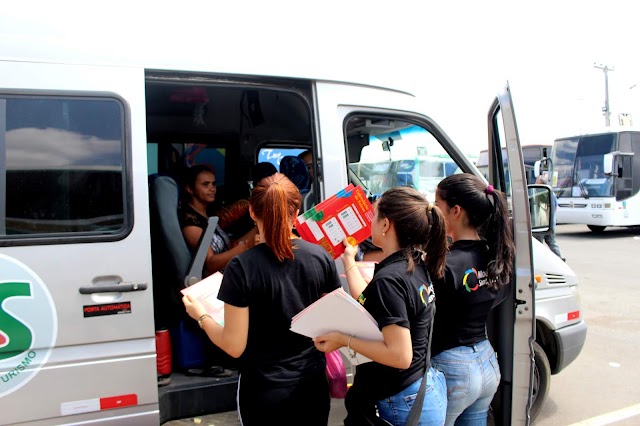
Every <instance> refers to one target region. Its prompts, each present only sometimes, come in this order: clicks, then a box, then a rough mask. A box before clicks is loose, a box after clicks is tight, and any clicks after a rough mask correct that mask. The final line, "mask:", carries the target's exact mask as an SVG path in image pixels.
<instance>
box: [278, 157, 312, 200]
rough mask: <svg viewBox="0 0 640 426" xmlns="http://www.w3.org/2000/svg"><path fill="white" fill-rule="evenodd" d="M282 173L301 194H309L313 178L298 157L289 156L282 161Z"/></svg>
mask: <svg viewBox="0 0 640 426" xmlns="http://www.w3.org/2000/svg"><path fill="white" fill-rule="evenodd" d="M280 173H282V174H283V175H285V176H286V177H288V178H289V180H290V181H291V182H293V184H294V185H295V186H297V187H298V189H299V190H300V192H303V191H304V192H307V191H308V190H309V187H310V186H311V177H310V176H309V171H308V170H307V165H306V164H305V163H304V161H303V160H302V159H301V158H299V157H296V156H293V155H287V156H285V157H282V160H280Z"/></svg>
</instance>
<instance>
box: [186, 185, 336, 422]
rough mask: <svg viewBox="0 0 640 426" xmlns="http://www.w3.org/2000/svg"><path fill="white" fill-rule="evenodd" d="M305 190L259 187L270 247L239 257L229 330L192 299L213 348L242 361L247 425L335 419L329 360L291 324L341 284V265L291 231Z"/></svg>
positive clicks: (232, 270) (257, 199) (230, 281)
mask: <svg viewBox="0 0 640 426" xmlns="http://www.w3.org/2000/svg"><path fill="white" fill-rule="evenodd" d="M300 202H301V196H300V192H299V191H298V188H297V187H296V186H295V185H294V184H293V183H292V182H291V181H290V180H289V179H287V178H286V177H285V176H284V175H282V174H280V173H276V174H275V175H273V176H270V177H268V178H265V179H263V180H261V181H260V183H259V184H258V185H257V186H256V187H255V188H254V190H253V193H252V195H251V200H250V212H251V217H252V218H253V219H254V220H255V221H256V222H257V225H258V228H259V232H260V236H261V238H262V240H263V242H264V243H262V244H257V245H256V246H255V247H253V248H252V249H250V250H247V251H246V252H244V253H242V254H240V255H238V256H236V257H234V258H233V259H231V261H230V262H229V264H228V265H227V267H226V268H225V271H224V277H223V279H222V286H221V288H220V292H219V294H218V299H220V300H222V301H223V302H224V303H225V304H224V326H221V325H219V324H218V323H216V322H215V321H214V320H213V319H212V318H211V317H210V316H209V315H207V314H206V311H205V309H204V307H203V306H202V305H201V304H200V303H199V302H198V301H197V300H193V299H191V298H189V297H185V298H184V299H183V302H184V304H185V306H186V308H187V312H188V313H189V315H190V316H191V317H192V318H193V319H197V320H198V323H199V324H200V326H201V327H202V328H203V329H204V330H205V331H206V333H207V335H208V336H209V338H210V339H211V341H212V342H213V343H215V344H216V345H217V346H219V347H220V348H222V349H223V350H224V351H225V352H227V353H228V354H229V355H231V356H233V357H235V358H240V364H239V371H240V379H239V382H238V411H239V413H240V418H241V422H242V424H243V425H245V426H247V425H249V426H250V425H257V424H260V425H263V424H278V425H302V424H304V425H323V426H326V424H327V421H328V418H329V406H330V398H329V386H328V382H327V377H326V373H325V369H326V361H325V357H324V354H323V353H321V352H319V351H318V350H316V348H315V347H314V345H313V342H312V341H311V339H309V338H307V337H304V336H302V335H300V334H296V333H293V332H292V331H290V330H289V328H290V327H291V318H292V317H293V316H295V315H296V314H297V313H298V312H300V311H302V310H303V309H305V308H306V307H307V306H309V305H311V304H312V303H313V302H315V301H317V300H318V299H320V297H322V295H323V294H325V293H329V292H331V291H333V290H335V289H336V288H338V287H339V286H340V278H339V276H338V272H337V270H336V266H335V262H334V261H333V259H332V258H331V257H330V256H329V254H328V253H327V252H326V251H325V250H324V249H323V248H322V247H321V246H319V245H316V244H311V243H308V242H306V241H303V240H300V239H296V238H295V237H294V236H293V235H292V233H291V230H292V228H293V222H294V220H295V218H296V216H297V214H298V209H299V208H300Z"/></svg>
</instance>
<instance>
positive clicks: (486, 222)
mask: <svg viewBox="0 0 640 426" xmlns="http://www.w3.org/2000/svg"><path fill="white" fill-rule="evenodd" d="M437 194H438V197H439V198H441V199H442V200H444V201H445V202H446V203H447V206H449V208H452V207H455V206H460V208H462V209H464V211H465V212H466V213H467V218H468V219H469V226H472V227H474V228H476V230H477V231H478V235H480V236H481V237H483V238H484V239H485V240H487V245H488V246H489V256H490V258H491V259H493V260H491V262H489V265H488V266H487V274H488V276H489V285H490V286H491V288H494V289H496V288H498V287H500V286H501V285H505V284H507V283H508V282H509V281H510V280H511V273H512V272H513V261H514V258H515V245H514V244H513V231H512V229H511V219H510V218H509V208H508V206H507V198H506V197H505V195H504V193H503V192H501V191H498V190H495V189H493V187H492V186H491V185H489V186H487V184H486V183H484V182H483V181H482V180H481V179H480V178H478V177H477V176H475V175H472V174H468V173H461V174H457V175H451V176H448V177H446V178H444V179H442V181H440V183H439V184H438V189H437Z"/></svg>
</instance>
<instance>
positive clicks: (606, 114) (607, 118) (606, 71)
mask: <svg viewBox="0 0 640 426" xmlns="http://www.w3.org/2000/svg"><path fill="white" fill-rule="evenodd" d="M593 67H594V68H598V69H601V70H602V71H604V107H602V114H603V115H604V124H605V126H607V127H609V125H610V124H611V120H610V118H611V110H610V109H609V71H615V69H614V68H613V67H611V68H609V67H608V66H606V65H602V64H596V63H595V62H594V64H593Z"/></svg>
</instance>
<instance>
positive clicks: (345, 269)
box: [344, 263, 358, 274]
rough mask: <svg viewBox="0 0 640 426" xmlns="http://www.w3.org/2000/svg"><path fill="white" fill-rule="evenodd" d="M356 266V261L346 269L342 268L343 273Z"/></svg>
mask: <svg viewBox="0 0 640 426" xmlns="http://www.w3.org/2000/svg"><path fill="white" fill-rule="evenodd" d="M356 266H358V264H357V263H354V264H353V265H351V266H349V267H348V268H347V269H345V270H344V273H345V274H346V273H347V272H349V271H350V270H351V269H352V268H354V267H356Z"/></svg>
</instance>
